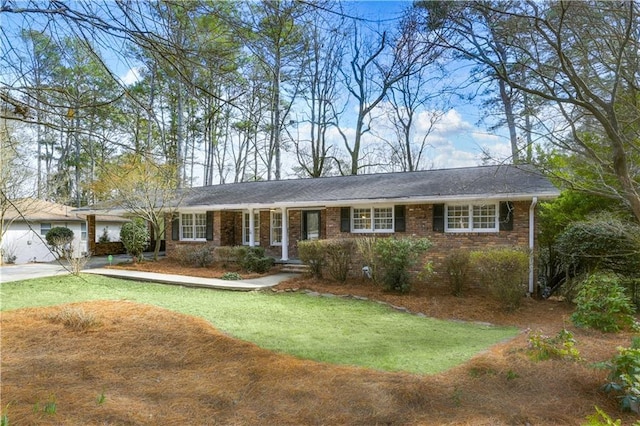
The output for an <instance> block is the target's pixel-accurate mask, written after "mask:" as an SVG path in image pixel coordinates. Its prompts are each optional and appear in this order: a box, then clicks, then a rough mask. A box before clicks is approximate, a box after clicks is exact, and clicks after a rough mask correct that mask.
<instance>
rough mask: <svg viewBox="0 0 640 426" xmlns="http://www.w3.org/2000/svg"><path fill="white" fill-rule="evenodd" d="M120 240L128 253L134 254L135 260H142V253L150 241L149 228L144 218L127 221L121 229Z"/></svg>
mask: <svg viewBox="0 0 640 426" xmlns="http://www.w3.org/2000/svg"><path fill="white" fill-rule="evenodd" d="M120 240H121V241H122V245H124V248H125V250H126V251H127V253H128V254H130V255H131V256H133V262H134V263H135V262H136V261H138V260H142V253H143V252H144V249H145V247H146V246H147V243H148V241H149V230H148V229H147V225H146V224H145V222H144V221H143V220H142V219H135V220H134V221H132V222H127V223H125V224H123V225H122V229H120Z"/></svg>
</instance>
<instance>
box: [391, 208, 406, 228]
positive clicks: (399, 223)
mask: <svg viewBox="0 0 640 426" xmlns="http://www.w3.org/2000/svg"><path fill="white" fill-rule="evenodd" d="M406 211H407V209H406V206H403V205H398V206H393V216H394V219H395V224H394V231H395V232H405V231H406V227H407V226H406V219H405V212H406Z"/></svg>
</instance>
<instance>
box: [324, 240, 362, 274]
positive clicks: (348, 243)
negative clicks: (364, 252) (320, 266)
mask: <svg viewBox="0 0 640 426" xmlns="http://www.w3.org/2000/svg"><path fill="white" fill-rule="evenodd" d="M323 246H324V252H325V259H326V263H327V271H328V272H329V275H330V276H331V278H333V279H334V280H336V281H338V282H341V283H343V282H345V281H346V280H347V277H348V276H349V268H350V267H351V253H352V252H353V249H354V246H355V242H354V241H353V240H352V239H343V240H324V241H323Z"/></svg>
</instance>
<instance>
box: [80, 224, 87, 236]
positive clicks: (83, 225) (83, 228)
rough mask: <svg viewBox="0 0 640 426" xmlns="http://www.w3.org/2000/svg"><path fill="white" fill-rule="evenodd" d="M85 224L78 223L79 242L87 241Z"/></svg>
mask: <svg viewBox="0 0 640 426" xmlns="http://www.w3.org/2000/svg"><path fill="white" fill-rule="evenodd" d="M87 234H88V233H87V222H80V241H87Z"/></svg>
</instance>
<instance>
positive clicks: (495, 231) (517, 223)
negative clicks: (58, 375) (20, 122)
mask: <svg viewBox="0 0 640 426" xmlns="http://www.w3.org/2000/svg"><path fill="white" fill-rule="evenodd" d="M185 191H186V192H185V193H184V194H183V195H182V196H181V197H180V198H181V200H180V203H179V205H178V206H177V214H176V215H174V217H173V220H166V221H165V223H166V234H165V235H167V241H166V252H167V255H170V254H171V252H172V251H173V250H175V248H176V247H177V246H178V245H188V244H202V243H206V242H210V243H211V244H213V245H215V246H233V245H242V244H244V245H249V246H255V245H259V246H262V247H264V248H265V250H266V252H267V253H268V254H269V255H271V256H274V257H276V258H277V259H281V260H282V261H287V260H289V259H291V258H295V257H296V256H297V243H298V241H300V240H313V239H318V238H320V239H331V238H354V237H360V236H372V235H385V236H389V235H393V236H398V237H401V236H411V235H415V236H421V237H428V238H429V239H430V240H431V241H432V242H433V243H434V247H433V248H432V249H431V251H430V252H429V258H430V259H431V260H433V261H434V263H436V267H438V264H441V263H442V260H443V259H444V258H445V257H446V256H447V254H448V253H449V252H450V251H451V250H453V249H458V248H469V249H485V248H488V247H497V246H510V247H521V248H525V249H533V248H534V247H535V244H536V237H535V234H536V233H535V222H536V215H535V211H536V206H537V203H538V201H540V200H546V199H552V198H555V197H557V196H558V195H559V191H558V190H557V189H556V188H555V187H554V186H553V185H552V184H551V183H550V182H549V180H548V179H546V178H545V177H544V176H542V175H541V174H540V173H539V172H537V171H536V170H535V169H533V168H532V167H530V166H511V165H501V166H483V167H469V168H458V169H443V170H428V171H418V172H404V173H386V174H372V175H356V176H340V177H324V178H316V179H298V180H281V181H261V182H245V183H233V184H225V185H214V186H206V187H199V188H192V189H189V190H185ZM532 253H533V250H532ZM531 259H532V261H531V268H530V269H531V271H530V283H529V284H530V291H531V292H533V285H534V279H535V274H534V268H533V255H532V258H531Z"/></svg>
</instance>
